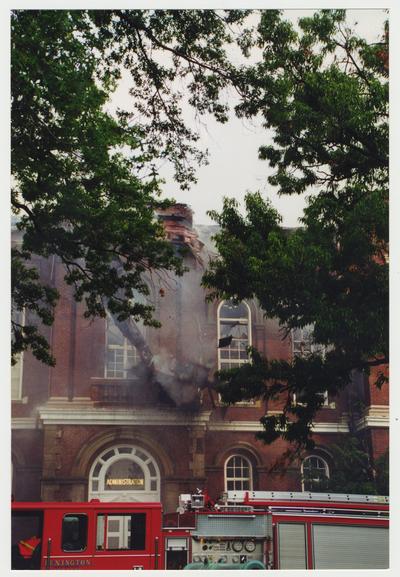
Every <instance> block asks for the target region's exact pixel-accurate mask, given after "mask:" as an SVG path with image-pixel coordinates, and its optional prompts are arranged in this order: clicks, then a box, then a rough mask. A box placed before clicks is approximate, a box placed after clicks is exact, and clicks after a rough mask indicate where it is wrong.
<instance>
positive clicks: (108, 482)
mask: <svg viewBox="0 0 400 577" xmlns="http://www.w3.org/2000/svg"><path fill="white" fill-rule="evenodd" d="M115 485H117V486H121V485H129V486H133V487H143V485H144V479H107V480H106V486H107V487H110V486H115Z"/></svg>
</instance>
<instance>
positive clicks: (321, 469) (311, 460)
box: [301, 455, 329, 493]
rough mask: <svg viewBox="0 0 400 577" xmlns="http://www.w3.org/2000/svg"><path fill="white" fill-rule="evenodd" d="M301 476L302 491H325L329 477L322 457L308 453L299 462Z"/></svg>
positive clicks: (326, 465)
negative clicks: (300, 462)
mask: <svg viewBox="0 0 400 577" xmlns="http://www.w3.org/2000/svg"><path fill="white" fill-rule="evenodd" d="M301 477H302V490H303V491H310V492H316V493H319V492H322V491H325V489H326V485H327V480H328V479H329V467H328V463H327V462H326V461H325V459H323V458H322V457H319V456H317V455H309V456H308V457H306V458H305V459H304V460H303V462H302V464H301Z"/></svg>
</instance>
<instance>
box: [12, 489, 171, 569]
mask: <svg viewBox="0 0 400 577" xmlns="http://www.w3.org/2000/svg"><path fill="white" fill-rule="evenodd" d="M161 525H162V510H161V504H160V503H121V502H118V503H101V502H100V501H96V500H93V501H91V502H89V503H68V502H67V503H44V502H43V503H13V504H12V569H93V570H96V569H163V560H164V551H163V541H162V539H161ZM33 536H35V537H37V538H39V539H40V542H39V543H38V544H37V545H36V547H35V548H34V549H32V551H31V554H30V555H29V544H30V539H31V538H32V537H33ZM37 540H38V539H36V541H37ZM36 541H34V542H36ZM21 542H22V544H21ZM26 545H27V546H28V549H27V546H26Z"/></svg>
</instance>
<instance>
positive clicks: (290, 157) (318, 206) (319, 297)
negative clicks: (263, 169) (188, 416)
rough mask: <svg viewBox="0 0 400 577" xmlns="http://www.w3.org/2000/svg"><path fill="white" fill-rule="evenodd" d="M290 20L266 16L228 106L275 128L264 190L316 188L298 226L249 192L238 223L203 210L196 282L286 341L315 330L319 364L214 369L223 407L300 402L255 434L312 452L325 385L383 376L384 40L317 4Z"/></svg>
mask: <svg viewBox="0 0 400 577" xmlns="http://www.w3.org/2000/svg"><path fill="white" fill-rule="evenodd" d="M299 26H300V31H299V32H297V31H296V30H295V28H294V27H293V26H292V25H291V24H290V23H289V22H286V21H285V20H283V19H282V17H281V15H280V13H279V12H278V11H265V12H263V13H262V16H261V22H260V25H259V28H258V45H259V47H260V48H261V49H262V54H263V57H262V60H261V61H260V62H258V63H256V64H255V65H254V66H252V67H249V68H248V69H247V71H246V72H245V73H244V76H243V82H244V85H245V86H246V89H245V98H243V100H242V102H241V103H240V104H239V106H238V107H237V112H238V114H239V115H243V116H247V117H253V116H255V115H257V114H261V115H262V117H263V118H264V124H265V127H266V128H268V129H272V130H273V134H274V136H273V144H272V145H268V146H265V147H262V148H261V150H260V157H261V158H264V159H266V160H268V162H269V164H270V165H271V166H272V167H274V168H275V169H276V172H275V174H273V175H272V176H271V177H270V179H269V181H270V183H271V185H274V186H277V187H278V191H279V193H280V194H288V195H290V194H301V193H304V192H305V191H309V192H310V193H311V195H310V196H309V197H308V204H307V207H306V209H305V211H304V215H303V218H302V227H301V228H298V229H296V230H292V231H286V230H284V229H281V228H280V226H279V225H280V218H279V215H277V213H276V211H275V210H274V209H273V208H272V207H271V205H270V204H269V203H268V202H267V201H265V200H263V198H262V197H261V195H260V194H259V193H253V194H248V195H247V197H246V207H245V209H246V210H245V215H244V216H243V215H242V214H240V212H239V209H238V207H237V205H236V203H235V202H234V201H233V200H225V202H224V206H223V210H222V212H221V214H217V213H215V212H214V213H211V214H212V216H213V218H214V219H215V220H216V222H217V223H218V224H219V226H220V232H219V233H218V234H217V235H216V237H215V241H216V245H217V248H218V252H219V256H218V257H217V258H216V259H214V260H213V261H212V262H211V264H210V266H209V270H208V271H207V273H206V274H205V276H204V281H203V282H204V284H205V286H207V287H209V288H210V289H211V293H210V298H235V299H239V300H241V299H246V298H247V299H251V298H256V299H258V301H259V303H260V305H261V307H262V308H263V310H264V312H265V315H266V316H267V317H276V318H277V319H279V321H280V323H281V325H282V328H283V330H285V331H286V335H287V334H288V333H289V331H290V329H292V328H296V327H304V326H306V325H310V324H311V325H313V326H314V341H315V342H316V343H320V344H321V345H324V346H325V351H326V354H325V355H324V356H323V357H321V358H320V359H319V360H317V359H316V358H315V355H310V356H309V357H308V358H304V359H303V361H302V362H301V363H300V362H299V360H298V359H294V361H293V363H281V362H279V363H278V365H274V364H273V363H270V362H268V361H267V360H264V361H262V362H261V360H260V359H258V357H257V356H254V353H253V364H252V365H251V366H249V367H241V368H239V369H237V370H236V371H232V372H231V373H229V374H228V373H226V372H225V373H223V374H221V379H222V384H221V391H222V396H223V399H224V400H226V401H228V402H234V401H238V400H240V397H241V395H243V398H252V396H260V397H263V398H265V399H266V400H268V399H270V398H274V397H275V396H276V391H277V390H278V393H279V394H281V396H283V395H287V394H290V393H295V394H296V393H301V396H302V406H300V407H298V408H297V409H295V410H293V409H292V408H291V402H290V400H288V401H287V402H286V403H285V407H284V412H283V415H282V417H265V418H264V419H263V420H262V422H263V424H264V427H265V432H264V433H262V434H261V435H260V436H261V437H262V438H263V439H264V440H265V441H266V442H271V441H273V440H274V439H276V438H277V437H278V436H283V437H285V438H287V439H288V440H294V441H297V442H299V443H300V444H306V445H307V446H309V445H310V444H312V440H311V439H310V435H311V422H312V419H313V417H314V416H315V413H316V411H317V410H318V408H319V406H320V405H321V395H322V393H323V391H324V390H326V389H328V391H329V393H330V394H331V395H335V394H337V393H338V392H339V391H340V390H341V389H343V388H344V387H345V386H347V384H348V383H349V382H350V376H351V371H352V369H358V370H360V371H362V372H364V373H367V374H368V372H369V370H370V367H371V366H373V365H374V366H377V367H380V371H381V372H380V374H379V376H378V380H377V384H378V385H381V384H382V383H383V382H384V381H385V376H384V367H385V363H387V362H388V264H387V254H388V82H387V78H386V77H387V67H386V64H385V62H386V55H387V50H388V44H387V42H388V36H387V30H386V31H385V33H384V36H383V38H382V40H381V41H380V42H377V43H376V45H372V46H371V45H368V44H367V42H366V41H365V40H363V39H361V38H359V37H357V36H355V35H354V34H353V32H352V31H350V30H349V29H348V28H347V27H346V23H345V13H344V12H343V11H341V10H323V11H321V12H319V13H316V14H315V15H314V16H313V17H311V18H307V19H303V20H301V21H300V22H299ZM260 363H261V364H260ZM260 366H261V367H262V370H260ZM282 370H283V374H281V371H282ZM276 371H277V373H276ZM239 383H240V386H239ZM255 383H257V386H256V384H255ZM277 383H278V384H277ZM231 387H233V389H234V390H235V391H236V392H235V393H231V392H230V388H231ZM235 387H236V389H235ZM253 393H254V395H253ZM232 395H233V397H234V398H233V397H232Z"/></svg>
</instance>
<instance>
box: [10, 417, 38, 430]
mask: <svg viewBox="0 0 400 577" xmlns="http://www.w3.org/2000/svg"><path fill="white" fill-rule="evenodd" d="M38 428H40V426H39V423H38V420H37V417H12V419H11V429H12V430H17V429H38Z"/></svg>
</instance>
